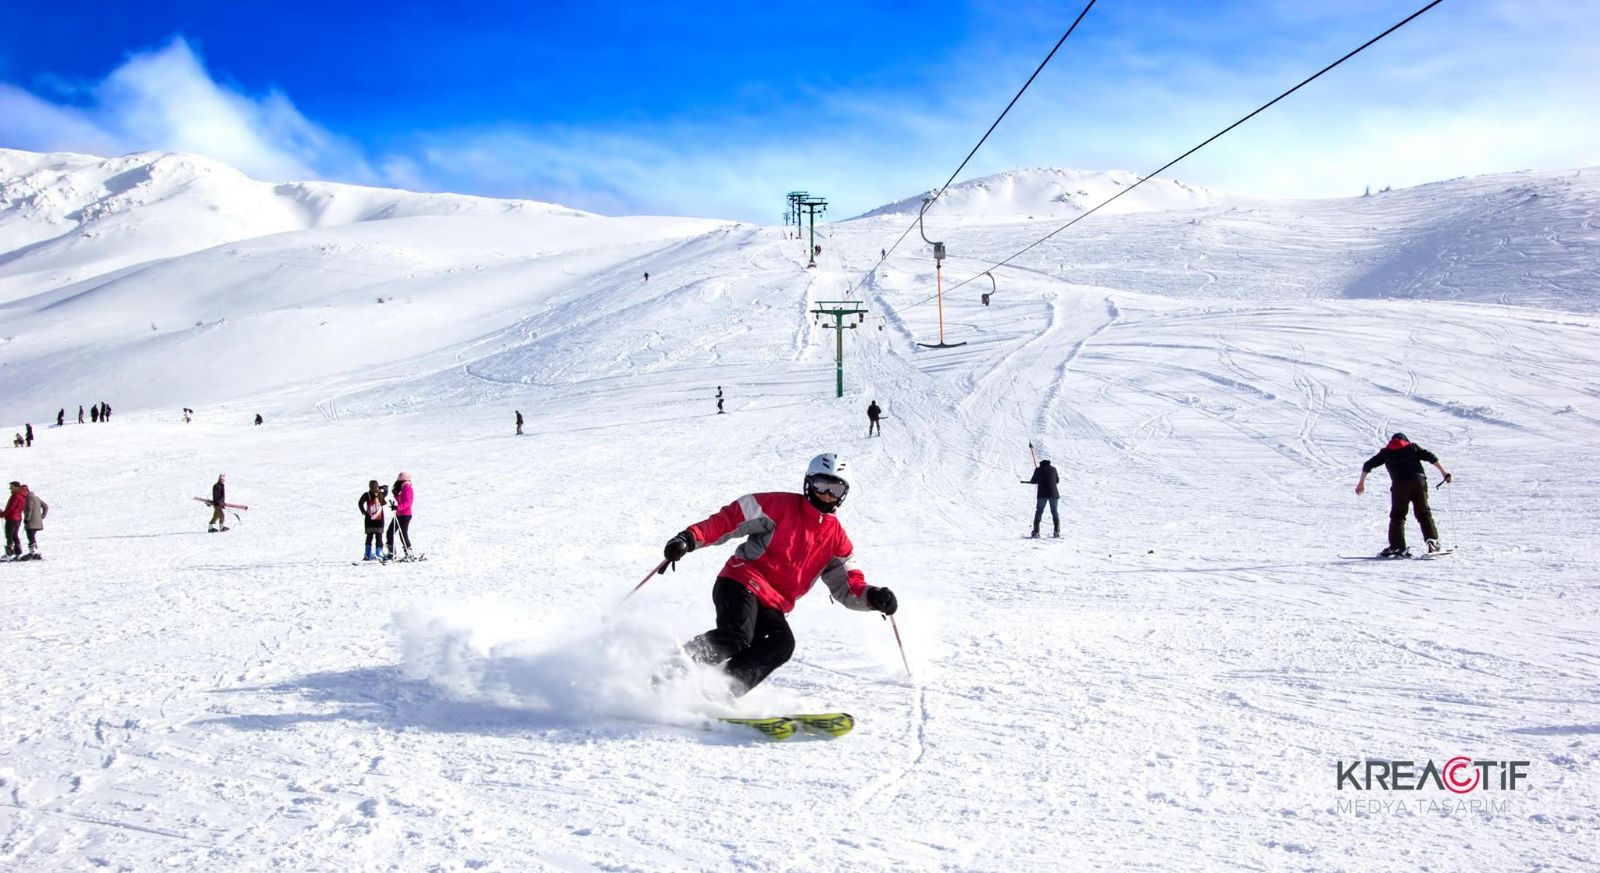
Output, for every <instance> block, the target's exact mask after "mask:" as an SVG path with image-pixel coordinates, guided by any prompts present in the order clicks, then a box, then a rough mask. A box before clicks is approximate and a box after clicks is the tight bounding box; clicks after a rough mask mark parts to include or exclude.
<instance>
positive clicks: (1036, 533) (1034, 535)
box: [1028, 525, 1039, 540]
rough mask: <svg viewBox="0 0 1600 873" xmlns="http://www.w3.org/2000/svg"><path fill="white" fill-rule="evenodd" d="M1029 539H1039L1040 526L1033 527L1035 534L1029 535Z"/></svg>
mask: <svg viewBox="0 0 1600 873" xmlns="http://www.w3.org/2000/svg"><path fill="white" fill-rule="evenodd" d="M1028 538H1029V539H1033V540H1036V539H1038V538H1039V526H1038V525H1034V526H1033V533H1031V534H1028Z"/></svg>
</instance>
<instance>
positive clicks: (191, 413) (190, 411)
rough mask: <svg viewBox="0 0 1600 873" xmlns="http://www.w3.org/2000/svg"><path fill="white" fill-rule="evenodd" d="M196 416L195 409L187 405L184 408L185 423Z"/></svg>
mask: <svg viewBox="0 0 1600 873" xmlns="http://www.w3.org/2000/svg"><path fill="white" fill-rule="evenodd" d="M193 418H194V410H193V409H190V408H189V407H187V406H185V407H184V408H183V423H184V424H188V423H189V422H190V421H191V420H192V419H193Z"/></svg>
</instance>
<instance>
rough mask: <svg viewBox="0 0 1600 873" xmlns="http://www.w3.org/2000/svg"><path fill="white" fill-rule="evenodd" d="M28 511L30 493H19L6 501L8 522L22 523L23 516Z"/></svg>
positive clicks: (24, 491)
mask: <svg viewBox="0 0 1600 873" xmlns="http://www.w3.org/2000/svg"><path fill="white" fill-rule="evenodd" d="M27 510H28V492H27V491H26V490H23V491H18V492H17V493H15V494H13V495H11V499H10V500H7V501H6V513H5V514H6V521H21V520H22V514H23V513H24V512H26V511H27Z"/></svg>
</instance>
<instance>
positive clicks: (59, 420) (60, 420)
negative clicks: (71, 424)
mask: <svg viewBox="0 0 1600 873" xmlns="http://www.w3.org/2000/svg"><path fill="white" fill-rule="evenodd" d="M66 423H67V408H66V407H65V406H63V407H61V408H60V409H58V410H56V427H61V426H62V425H64V424H66Z"/></svg>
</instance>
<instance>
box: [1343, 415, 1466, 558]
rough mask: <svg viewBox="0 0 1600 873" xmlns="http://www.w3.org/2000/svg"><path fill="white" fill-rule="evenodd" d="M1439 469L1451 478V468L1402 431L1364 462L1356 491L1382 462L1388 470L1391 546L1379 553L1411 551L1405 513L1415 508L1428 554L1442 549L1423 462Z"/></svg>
mask: <svg viewBox="0 0 1600 873" xmlns="http://www.w3.org/2000/svg"><path fill="white" fill-rule="evenodd" d="M1423 461H1427V462H1428V463H1430V464H1432V465H1434V466H1435V467H1438V468H1439V472H1440V473H1442V474H1444V481H1446V482H1449V481H1450V471H1449V470H1446V469H1445V468H1444V464H1441V463H1439V459H1438V458H1437V457H1435V456H1434V454H1433V452H1430V451H1428V450H1427V449H1425V448H1423V447H1422V446H1419V445H1417V444H1416V443H1413V442H1411V441H1410V440H1408V439H1406V435H1405V434H1403V433H1397V434H1395V435H1394V436H1392V437H1390V438H1389V444H1388V445H1386V446H1384V447H1383V448H1381V449H1379V450H1378V453H1377V454H1376V455H1373V456H1372V457H1370V458H1368V459H1367V462H1366V463H1365V464H1362V465H1361V478H1360V479H1359V480H1357V482H1356V494H1358V495H1360V494H1363V493H1365V492H1366V490H1367V474H1368V473H1370V472H1372V471H1373V470H1375V469H1377V468H1378V465H1379V464H1382V465H1383V466H1384V468H1385V469H1387V470H1388V471H1389V483H1390V484H1389V547H1388V548H1386V549H1384V550H1383V551H1382V552H1379V553H1378V554H1380V555H1382V556H1384V557H1386V558H1396V557H1400V556H1402V555H1406V554H1410V549H1408V548H1406V512H1407V510H1408V509H1415V510H1416V513H1417V524H1418V525H1419V526H1420V527H1421V528H1422V538H1423V540H1424V541H1425V542H1426V543H1427V544H1428V553H1429V554H1432V553H1433V552H1437V551H1439V529H1438V528H1437V527H1435V526H1434V523H1433V510H1432V509H1429V508H1428V474H1427V472H1426V471H1424V470H1423V469H1422V462H1423Z"/></svg>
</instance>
